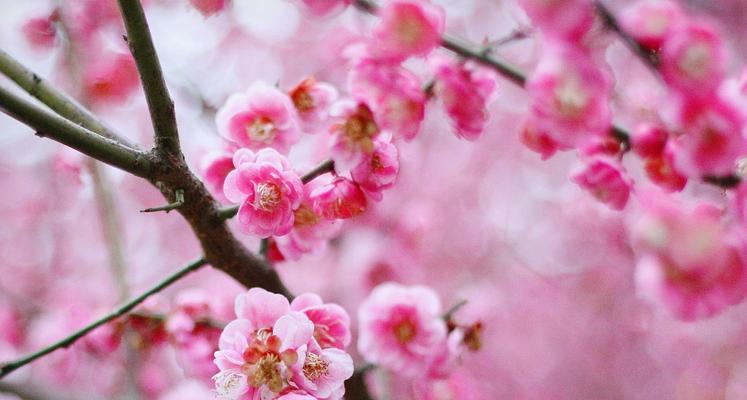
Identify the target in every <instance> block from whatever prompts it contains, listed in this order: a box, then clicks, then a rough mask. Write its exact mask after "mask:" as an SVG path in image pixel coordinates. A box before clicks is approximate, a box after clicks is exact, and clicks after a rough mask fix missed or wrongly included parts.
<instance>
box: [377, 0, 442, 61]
mask: <svg viewBox="0 0 747 400" xmlns="http://www.w3.org/2000/svg"><path fill="white" fill-rule="evenodd" d="M444 25H445V15H444V11H443V9H442V8H441V7H440V6H438V5H434V4H431V3H430V2H428V1H427V0H392V1H389V2H387V3H386V4H385V5H384V6H383V7H381V9H380V10H379V20H378V23H377V24H376V25H375V26H374V28H373V32H372V34H373V43H372V52H373V54H374V55H375V56H376V57H377V58H380V59H384V60H389V61H391V62H393V63H398V62H400V61H403V60H405V59H406V58H408V57H410V56H425V55H428V53H430V52H431V50H433V49H434V48H436V47H438V45H439V43H440V42H441V35H442V34H443V31H444Z"/></svg>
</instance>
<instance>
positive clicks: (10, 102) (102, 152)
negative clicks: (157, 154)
mask: <svg viewBox="0 0 747 400" xmlns="http://www.w3.org/2000/svg"><path fill="white" fill-rule="evenodd" d="M0 109H2V111H3V112H5V113H6V114H8V115H10V116H12V117H13V118H15V119H17V120H19V121H21V122H22V123H24V124H26V125H28V126H30V127H31V128H33V129H34V130H36V134H37V135H38V136H41V137H49V138H51V139H53V140H55V141H57V142H60V143H62V144H64V145H67V146H69V147H72V148H74V149H76V150H78V151H80V152H81V153H83V154H86V155H88V156H91V157H93V158H95V159H97V160H100V161H103V162H105V163H107V164H109V165H112V166H114V167H117V168H119V169H121V170H124V171H127V172H129V173H132V174H134V175H137V176H139V177H142V178H147V177H148V176H149V174H150V160H149V159H148V156H147V155H146V154H145V153H143V152H141V151H139V150H135V149H132V148H129V147H127V146H125V145H123V144H121V143H118V142H115V141H114V140H112V139H109V138H106V137H103V136H100V135H98V134H96V133H94V132H92V131H90V130H88V129H86V128H84V127H82V126H80V125H76V124H75V123H73V122H70V121H68V120H67V119H65V118H63V117H60V116H59V115H57V114H54V113H52V112H50V111H47V110H45V109H43V108H41V107H39V106H37V105H35V104H32V103H31V102H29V101H27V100H25V99H23V98H22V97H20V96H18V95H17V94H15V93H13V92H11V91H10V90H8V89H6V88H3V87H0Z"/></svg>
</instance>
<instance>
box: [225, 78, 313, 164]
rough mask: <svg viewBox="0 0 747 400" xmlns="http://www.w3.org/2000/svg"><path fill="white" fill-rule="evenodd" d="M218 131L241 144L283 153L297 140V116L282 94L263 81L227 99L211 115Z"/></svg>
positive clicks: (288, 100) (288, 99)
mask: <svg viewBox="0 0 747 400" xmlns="http://www.w3.org/2000/svg"><path fill="white" fill-rule="evenodd" d="M215 122H216V124H217V126H218V132H220V134H221V135H222V136H223V137H225V138H226V139H228V140H230V141H232V142H234V143H236V144H237V145H239V146H241V147H246V148H248V149H251V150H258V149H261V148H263V147H272V148H274V149H275V150H277V151H279V152H281V153H287V152H288V150H289V149H290V147H291V146H292V145H293V144H295V143H296V142H298V140H299V139H300V135H301V130H300V128H299V125H298V115H297V113H296V110H295V107H294V106H293V103H292V102H291V99H290V98H289V97H288V95H286V94H285V93H283V92H281V91H280V90H279V89H277V88H276V87H274V86H270V85H269V84H267V83H265V82H263V81H257V82H254V83H253V84H252V85H251V86H250V87H249V89H247V91H246V92H244V93H237V94H234V95H232V96H231V97H229V98H228V100H227V101H226V103H225V104H224V105H223V107H221V108H220V110H218V113H217V114H216V116H215Z"/></svg>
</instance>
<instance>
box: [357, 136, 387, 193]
mask: <svg viewBox="0 0 747 400" xmlns="http://www.w3.org/2000/svg"><path fill="white" fill-rule="evenodd" d="M350 173H351V175H352V177H353V180H354V181H355V182H356V183H357V184H358V185H359V186H360V188H361V189H363V191H364V192H365V193H366V194H367V195H368V196H369V197H371V198H372V199H374V200H377V201H379V200H381V199H382V198H383V191H384V190H385V189H389V188H390V187H392V186H393V185H394V182H395V181H396V180H397V175H398V174H399V158H398V153H397V147H396V146H395V145H394V144H392V143H391V140H390V139H388V138H384V137H381V136H380V137H378V138H377V139H376V140H375V141H374V151H373V154H371V157H370V158H368V159H366V160H365V161H363V162H362V163H360V164H358V166H356V167H355V168H353V170H352V171H350Z"/></svg>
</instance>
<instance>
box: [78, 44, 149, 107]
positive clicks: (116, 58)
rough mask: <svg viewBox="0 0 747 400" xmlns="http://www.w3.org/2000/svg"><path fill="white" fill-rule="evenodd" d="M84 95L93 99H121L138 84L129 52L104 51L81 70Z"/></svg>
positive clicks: (136, 73) (138, 80)
mask: <svg viewBox="0 0 747 400" xmlns="http://www.w3.org/2000/svg"><path fill="white" fill-rule="evenodd" d="M83 79H84V83H85V90H86V95H87V96H88V97H89V98H90V99H91V100H94V101H102V102H106V101H122V100H124V99H125V98H127V96H128V95H129V94H130V93H132V91H133V90H135V89H136V88H137V87H138V86H139V85H140V78H139V75H138V72H137V66H136V65H135V60H134V59H133V58H132V56H131V55H130V54H129V53H104V54H102V55H101V56H99V57H97V58H96V59H94V60H93V62H92V63H91V64H90V65H87V66H86V69H85V70H84V72H83Z"/></svg>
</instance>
